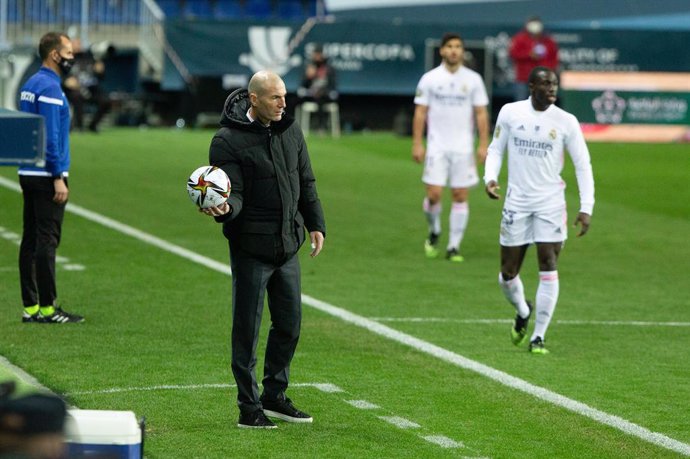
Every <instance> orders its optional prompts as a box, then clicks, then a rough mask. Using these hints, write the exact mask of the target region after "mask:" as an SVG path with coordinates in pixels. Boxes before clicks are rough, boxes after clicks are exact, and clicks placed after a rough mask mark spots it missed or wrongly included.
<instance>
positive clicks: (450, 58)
mask: <svg viewBox="0 0 690 459" xmlns="http://www.w3.org/2000/svg"><path fill="white" fill-rule="evenodd" d="M440 53H441V58H442V59H443V61H444V62H445V63H447V64H448V65H458V64H461V63H462V58H463V55H464V53H465V47H464V46H463V45H462V41H460V40H458V39H457V38H453V39H451V40H448V41H447V42H446V44H445V45H443V46H441V50H440Z"/></svg>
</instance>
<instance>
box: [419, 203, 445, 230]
mask: <svg viewBox="0 0 690 459" xmlns="http://www.w3.org/2000/svg"><path fill="white" fill-rule="evenodd" d="M422 208H423V209H424V215H426V221H427V222H428V223H429V232H430V233H434V234H441V210H442V206H441V201H439V202H437V203H436V204H430V203H429V198H424V203H423V204H422Z"/></svg>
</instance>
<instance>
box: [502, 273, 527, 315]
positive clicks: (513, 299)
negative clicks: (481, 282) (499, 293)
mask: <svg viewBox="0 0 690 459" xmlns="http://www.w3.org/2000/svg"><path fill="white" fill-rule="evenodd" d="M498 284H499V285H500V286H501V290H503V294H504V295H505V297H506V299H507V300H508V301H509V302H510V304H512V305H513V306H515V310H516V311H517V313H518V314H519V315H520V317H522V318H523V319H524V318H525V317H527V316H528V315H529V306H527V302H526V301H525V288H524V287H523V285H522V280H521V279H520V275H519V274H518V275H517V276H515V277H513V278H512V279H511V280H509V281H506V280H503V275H502V274H501V273H498Z"/></svg>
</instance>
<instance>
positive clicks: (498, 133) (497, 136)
mask: <svg viewBox="0 0 690 459" xmlns="http://www.w3.org/2000/svg"><path fill="white" fill-rule="evenodd" d="M506 149H507V150H508V188H507V190H506V204H505V205H506V207H510V208H515V209H519V210H540V209H548V208H552V207H555V206H558V205H563V203H564V201H565V194H564V190H565V182H564V181H563V179H562V178H561V171H562V170H563V161H564V154H565V152H564V150H567V151H568V154H569V155H570V158H571V159H572V161H573V164H574V165H575V174H576V177H577V185H578V189H579V192H580V212H584V213H587V214H589V215H592V209H593V208H594V177H593V175H592V164H591V162H590V157H589V150H588V149H587V144H586V143H585V139H584V136H583V135H582V130H581V129H580V124H579V123H578V121H577V119H576V118H575V116H573V115H571V114H570V113H568V112H566V111H565V110H562V109H561V108H559V107H557V106H555V105H551V106H550V107H549V108H547V109H546V110H544V111H543V112H540V111H537V110H535V109H534V108H533V107H532V101H531V99H527V100H522V101H519V102H513V103H509V104H506V105H504V106H503V108H501V111H500V112H499V114H498V120H497V121H496V128H495V130H494V136H493V140H492V141H491V144H490V145H489V152H488V156H487V158H486V165H485V174H484V182H485V183H488V182H489V181H491V180H494V181H496V182H497V183H498V174H499V173H500V171H501V164H502V162H503V155H504V152H505V151H506Z"/></svg>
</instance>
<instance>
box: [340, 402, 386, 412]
mask: <svg viewBox="0 0 690 459" xmlns="http://www.w3.org/2000/svg"><path fill="white" fill-rule="evenodd" d="M345 402H347V403H349V404H350V405H352V406H354V407H355V408H359V409H360V410H378V409H379V408H381V407H380V406H378V405H376V404H374V403H371V402H367V401H366V400H345Z"/></svg>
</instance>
